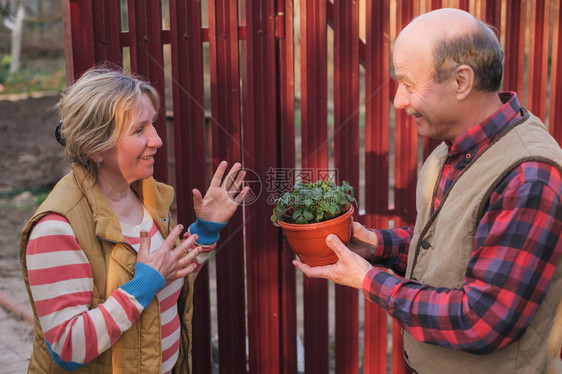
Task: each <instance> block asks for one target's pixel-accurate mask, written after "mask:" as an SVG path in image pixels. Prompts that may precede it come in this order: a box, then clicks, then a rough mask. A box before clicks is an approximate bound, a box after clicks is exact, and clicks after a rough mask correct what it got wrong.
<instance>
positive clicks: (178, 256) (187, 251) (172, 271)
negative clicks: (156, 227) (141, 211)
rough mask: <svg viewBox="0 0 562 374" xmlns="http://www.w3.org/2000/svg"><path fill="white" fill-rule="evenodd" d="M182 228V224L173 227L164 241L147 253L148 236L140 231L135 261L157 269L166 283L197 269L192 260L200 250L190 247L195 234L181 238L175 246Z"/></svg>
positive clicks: (195, 238)
mask: <svg viewBox="0 0 562 374" xmlns="http://www.w3.org/2000/svg"><path fill="white" fill-rule="evenodd" d="M182 230H183V226H182V225H177V226H176V227H174V229H173V230H172V232H171V233H170V235H168V237H167V238H166V240H164V243H162V245H161V246H160V247H159V248H158V249H157V250H155V251H154V252H151V253H149V249H150V236H149V235H148V233H147V232H146V231H142V232H141V237H140V248H139V253H138V255H137V262H142V263H145V264H146V265H148V266H150V267H151V268H153V269H155V270H157V271H158V272H159V273H160V274H161V275H162V277H163V278H164V280H165V281H166V283H169V282H171V281H174V280H176V279H178V278H183V277H186V276H187V275H189V274H191V273H193V272H194V271H195V270H196V269H197V264H196V263H194V261H193V260H194V259H195V257H197V255H199V253H200V252H201V247H196V248H194V249H191V247H192V246H193V244H194V243H195V240H197V235H192V236H191V237H189V238H187V239H186V240H182V242H181V244H180V245H179V246H178V247H175V243H176V239H177V238H178V237H179V235H180V233H181V231H182Z"/></svg>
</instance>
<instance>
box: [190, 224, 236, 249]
mask: <svg viewBox="0 0 562 374" xmlns="http://www.w3.org/2000/svg"><path fill="white" fill-rule="evenodd" d="M227 223H228V222H224V223H218V222H211V221H204V220H202V219H200V218H199V217H197V220H196V221H195V222H194V223H192V224H191V226H189V233H190V234H191V235H193V234H197V236H199V239H198V240H197V244H199V245H211V244H214V243H216V242H218V241H219V232H220V231H221V230H222V228H223V227H224V226H226V224H227Z"/></svg>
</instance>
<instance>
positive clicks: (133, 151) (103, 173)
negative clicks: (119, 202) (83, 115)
mask: <svg viewBox="0 0 562 374" xmlns="http://www.w3.org/2000/svg"><path fill="white" fill-rule="evenodd" d="M155 115H156V112H155V111H154V107H153V105H152V102H151V101H150V99H149V97H148V96H147V95H142V99H141V105H140V106H139V108H138V109H137V111H136V113H133V116H132V120H131V123H129V124H128V125H125V129H124V132H123V134H122V135H121V138H120V139H119V143H118V144H117V146H116V147H115V148H113V149H111V150H109V151H105V152H102V153H101V154H100V156H101V158H102V159H101V164H100V166H99V169H98V178H103V179H104V182H106V181H107V182H111V183H114V184H116V183H127V184H128V185H130V184H131V183H132V182H134V181H136V180H139V179H145V178H149V177H151V176H152V174H153V172H154V155H155V154H156V151H157V149H158V148H160V147H161V146H162V139H160V137H159V136H158V133H157V132H156V129H155V128H154V125H153V123H152V122H153V120H154V118H155Z"/></svg>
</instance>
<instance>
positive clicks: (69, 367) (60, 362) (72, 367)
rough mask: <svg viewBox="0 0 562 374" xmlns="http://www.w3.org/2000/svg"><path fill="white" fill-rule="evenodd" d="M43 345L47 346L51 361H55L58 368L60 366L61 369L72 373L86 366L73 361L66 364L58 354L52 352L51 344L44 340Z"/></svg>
mask: <svg viewBox="0 0 562 374" xmlns="http://www.w3.org/2000/svg"><path fill="white" fill-rule="evenodd" d="M45 344H46V345H47V349H48V350H49V353H50V355H51V358H52V359H53V361H55V363H56V364H57V365H58V366H60V367H61V368H63V369H64V370H67V371H74V370H76V369H79V368H81V367H82V366H84V365H86V364H81V363H79V362H74V361H68V362H67V361H64V360H63V359H62V358H61V357H60V355H59V354H58V353H56V352H55V351H53V348H52V347H51V343H49V342H48V341H47V340H46V339H45Z"/></svg>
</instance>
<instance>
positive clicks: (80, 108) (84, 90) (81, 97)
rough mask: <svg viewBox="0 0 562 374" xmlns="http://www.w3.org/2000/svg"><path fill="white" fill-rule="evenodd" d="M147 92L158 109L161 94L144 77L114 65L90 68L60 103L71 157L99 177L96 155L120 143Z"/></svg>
mask: <svg viewBox="0 0 562 374" xmlns="http://www.w3.org/2000/svg"><path fill="white" fill-rule="evenodd" d="M143 94H146V95H147V96H148V97H149V98H150V100H151V102H152V105H153V106H154V110H155V111H156V113H157V112H158V109H159V106H160V97H159V96H158V93H157V92H156V90H155V89H154V87H152V86H151V85H150V84H149V83H148V82H146V81H145V80H143V79H142V78H140V77H136V76H133V75H132V74H131V73H129V72H126V71H124V70H122V69H118V70H116V68H114V67H113V68H109V67H106V66H99V67H94V68H92V69H90V70H88V71H86V72H85V73H84V74H83V75H82V76H81V77H80V78H79V79H78V80H77V81H76V82H75V83H74V84H73V85H71V86H70V87H68V88H67V89H66V90H64V91H63V93H62V95H61V99H60V101H59V102H58V104H57V107H58V109H59V112H60V117H61V121H62V126H61V130H60V131H61V132H60V135H61V136H62V138H63V139H64V142H65V152H66V156H67V158H68V159H69V160H70V161H71V162H73V163H77V164H79V165H81V166H82V167H84V169H86V171H87V172H88V173H89V174H90V175H91V176H92V177H94V179H95V178H96V177H97V168H96V164H95V161H94V160H93V159H92V157H93V156H94V155H96V154H98V153H100V152H104V151H107V150H110V149H113V148H114V147H116V146H117V144H118V143H119V139H120V136H121V134H122V133H123V131H125V130H126V128H127V126H128V124H129V123H130V121H131V120H132V119H133V118H132V117H133V115H135V114H136V109H138V108H139V106H140V105H141V98H142V95H143Z"/></svg>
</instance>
